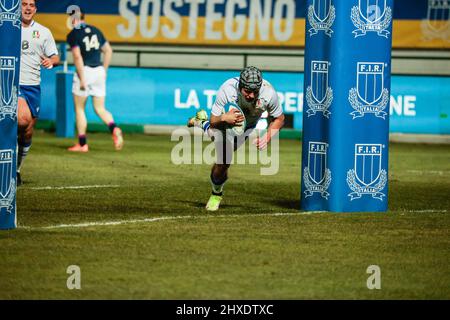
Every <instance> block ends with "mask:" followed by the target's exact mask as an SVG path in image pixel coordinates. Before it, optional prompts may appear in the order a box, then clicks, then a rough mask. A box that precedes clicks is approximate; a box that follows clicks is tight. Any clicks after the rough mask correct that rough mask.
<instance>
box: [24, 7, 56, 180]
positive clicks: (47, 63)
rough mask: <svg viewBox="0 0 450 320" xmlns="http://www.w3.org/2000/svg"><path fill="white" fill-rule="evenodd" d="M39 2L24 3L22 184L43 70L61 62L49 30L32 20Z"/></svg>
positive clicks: (35, 117)
mask: <svg viewBox="0 0 450 320" xmlns="http://www.w3.org/2000/svg"><path fill="white" fill-rule="evenodd" d="M36 11H37V9H36V0H22V53H21V57H20V80H19V103H18V104H19V106H18V111H17V112H18V135H17V144H18V149H19V150H18V158H17V184H18V185H20V184H22V178H21V176H20V169H21V167H22V164H23V161H24V159H25V157H26V156H27V154H28V151H29V150H30V147H31V140H32V137H33V128H34V125H35V124H36V122H37V119H38V118H39V111H40V108H41V86H40V84H41V67H43V68H46V69H51V68H53V66H54V65H57V64H58V63H59V56H58V50H57V48H56V44H55V40H54V39H53V36H52V33H51V32H50V30H49V29H47V28H46V27H44V26H43V25H41V24H39V23H37V22H36V21H34V20H33V18H34V16H35V15H36Z"/></svg>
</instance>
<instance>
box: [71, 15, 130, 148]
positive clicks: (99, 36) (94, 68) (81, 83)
mask: <svg viewBox="0 0 450 320" xmlns="http://www.w3.org/2000/svg"><path fill="white" fill-rule="evenodd" d="M71 17H72V25H73V29H72V31H71V32H70V33H69V34H68V35H67V42H68V43H69V45H70V48H71V51H72V54H73V60H74V64H75V67H76V73H75V75H74V77H73V86H72V93H73V97H74V102H75V114H76V123H77V131H78V143H77V144H75V145H74V146H73V147H70V148H69V149H68V150H69V151H75V152H88V151H89V147H88V144H87V138H86V130H87V120H86V113H85V109H86V101H87V99H88V97H89V96H92V102H93V105H94V110H95V112H96V113H97V115H98V116H99V117H100V119H102V121H103V122H104V123H105V124H106V125H108V128H109V130H110V132H111V134H112V137H113V142H114V147H115V149H116V150H121V149H122V147H123V136H122V130H121V129H120V128H119V127H117V126H116V124H115V122H114V119H113V117H112V115H111V113H110V112H109V111H108V110H106V108H105V96H106V77H107V71H108V67H109V64H110V62H111V57H112V53H113V51H112V48H111V46H110V44H109V43H108V41H107V40H106V39H105V37H104V36H103V33H102V32H101V31H100V30H99V29H97V28H96V27H94V26H92V25H88V24H86V23H85V21H84V13H83V12H76V13H73V14H72V15H71ZM102 53H103V55H104V57H103V62H102V59H101V56H102Z"/></svg>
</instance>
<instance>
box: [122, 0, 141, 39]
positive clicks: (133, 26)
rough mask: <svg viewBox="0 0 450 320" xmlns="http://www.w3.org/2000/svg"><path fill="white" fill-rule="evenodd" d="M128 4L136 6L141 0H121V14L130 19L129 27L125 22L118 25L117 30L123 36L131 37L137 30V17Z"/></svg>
mask: <svg viewBox="0 0 450 320" xmlns="http://www.w3.org/2000/svg"><path fill="white" fill-rule="evenodd" d="M128 4H130V5H131V6H133V7H135V6H137V5H138V4H139V1H138V0H121V1H120V2H119V14H120V15H121V16H122V17H123V18H125V19H126V20H127V21H128V28H127V27H125V25H123V24H119V25H118V26H117V32H118V33H119V35H120V36H121V37H122V38H131V37H132V36H134V34H135V33H136V30H137V17H136V15H135V14H134V12H133V11H131V10H130V9H128Z"/></svg>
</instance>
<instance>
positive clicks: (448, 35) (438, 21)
mask: <svg viewBox="0 0 450 320" xmlns="http://www.w3.org/2000/svg"><path fill="white" fill-rule="evenodd" d="M421 26H422V33H423V35H424V38H425V40H433V39H443V40H450V0H428V10H427V18H426V19H425V20H423V21H422V25H421Z"/></svg>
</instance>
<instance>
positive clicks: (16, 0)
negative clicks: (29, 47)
mask: <svg viewBox="0 0 450 320" xmlns="http://www.w3.org/2000/svg"><path fill="white" fill-rule="evenodd" d="M20 3H21V0H0V26H2V25H3V23H4V22H5V21H10V22H11V23H12V24H13V26H15V27H17V28H19V29H20V26H21V20H20V13H21V6H20Z"/></svg>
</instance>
